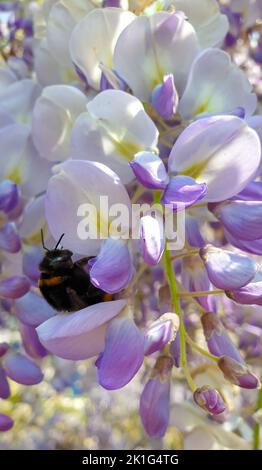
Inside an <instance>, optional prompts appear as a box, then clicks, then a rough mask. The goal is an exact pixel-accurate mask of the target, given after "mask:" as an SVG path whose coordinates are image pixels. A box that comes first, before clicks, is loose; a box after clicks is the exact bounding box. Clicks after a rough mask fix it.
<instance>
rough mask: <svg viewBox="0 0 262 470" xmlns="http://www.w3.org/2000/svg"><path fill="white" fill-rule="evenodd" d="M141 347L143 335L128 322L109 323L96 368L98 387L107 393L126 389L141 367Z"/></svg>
mask: <svg viewBox="0 0 262 470" xmlns="http://www.w3.org/2000/svg"><path fill="white" fill-rule="evenodd" d="M144 343H145V338H144V335H143V334H142V333H141V332H140V330H139V329H138V328H137V326H136V325H135V323H134V321H133V320H132V319H131V318H129V317H123V316H120V317H118V318H115V319H114V320H112V322H111V323H110V324H109V326H108V328H107V331H106V339H105V349H104V352H103V355H102V358H101V361H100V362H99V367H98V378H99V383H100V385H102V387H104V388H106V389H108V390H116V389H118V388H121V387H124V386H125V385H127V384H128V383H129V382H130V380H132V378H133V377H134V376H135V374H136V373H137V371H138V370H139V369H140V367H141V365H142V363H143V359H144Z"/></svg>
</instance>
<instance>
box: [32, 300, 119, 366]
mask: <svg viewBox="0 0 262 470" xmlns="http://www.w3.org/2000/svg"><path fill="white" fill-rule="evenodd" d="M125 305H126V301H125V300H114V301H112V302H103V303H100V304H95V305H91V306H90V307H86V308H84V309H82V310H79V311H78V312H76V313H72V314H70V315H65V314H59V315H55V316H54V317H52V318H50V319H49V320H47V321H45V322H44V323H42V324H41V325H40V326H38V328H37V329H36V331H37V334H38V337H39V339H40V342H41V343H42V344H43V346H44V347H45V348H46V349H47V350H48V351H50V352H52V353H53V354H55V355H56V356H59V357H63V358H64V359H72V360H80V359H87V358H89V357H93V356H97V355H98V354H100V353H101V352H102V351H103V350H104V347H105V333H106V329H107V325H108V322H109V321H110V320H112V318H114V317H115V316H116V315H118V314H119V312H120V311H121V310H122V309H123V308H124V307H125Z"/></svg>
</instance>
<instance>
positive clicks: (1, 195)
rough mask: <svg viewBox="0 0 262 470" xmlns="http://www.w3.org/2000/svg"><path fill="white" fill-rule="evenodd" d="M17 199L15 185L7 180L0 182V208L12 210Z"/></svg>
mask: <svg viewBox="0 0 262 470" xmlns="http://www.w3.org/2000/svg"><path fill="white" fill-rule="evenodd" d="M18 201H19V194H18V188H17V185H16V184H14V183H12V182H11V181H9V180H4V181H2V182H1V183H0V210H1V211H4V212H6V213H8V212H10V211H11V210H13V209H14V208H15V207H16V205H17V204H18Z"/></svg>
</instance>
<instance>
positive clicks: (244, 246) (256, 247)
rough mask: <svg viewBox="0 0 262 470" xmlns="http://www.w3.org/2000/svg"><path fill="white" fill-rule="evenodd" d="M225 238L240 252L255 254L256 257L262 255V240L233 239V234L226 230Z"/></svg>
mask: <svg viewBox="0 0 262 470" xmlns="http://www.w3.org/2000/svg"><path fill="white" fill-rule="evenodd" d="M224 234H225V238H226V239H227V241H228V242H229V243H231V245H233V246H235V247H236V248H239V250H242V251H246V252H247V253H253V254H255V255H262V238H260V239H259V240H250V241H248V240H241V239H240V238H236V237H233V235H231V233H229V232H228V231H227V230H224Z"/></svg>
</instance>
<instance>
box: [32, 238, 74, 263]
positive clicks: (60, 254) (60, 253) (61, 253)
mask: <svg viewBox="0 0 262 470" xmlns="http://www.w3.org/2000/svg"><path fill="white" fill-rule="evenodd" d="M63 236H64V233H63V234H62V235H61V237H60V238H59V240H58V242H57V244H56V246H55V248H54V249H53V250H49V249H48V248H46V246H45V244H44V237H43V231H42V230H41V237H42V245H43V248H44V250H45V251H46V254H45V256H44V258H43V260H42V261H41V263H40V264H39V269H40V271H41V272H49V271H57V270H63V269H70V268H72V267H73V261H72V255H73V253H72V251H70V250H63V249H61V250H59V249H58V246H59V244H60V242H61V240H62V238H63ZM62 248H63V247H62Z"/></svg>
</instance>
